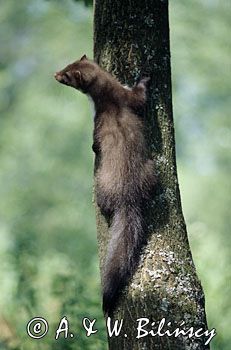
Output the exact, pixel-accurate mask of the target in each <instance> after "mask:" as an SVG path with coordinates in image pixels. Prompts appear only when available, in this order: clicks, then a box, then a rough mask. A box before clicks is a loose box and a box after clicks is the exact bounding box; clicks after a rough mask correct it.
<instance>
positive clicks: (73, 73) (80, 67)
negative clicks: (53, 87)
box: [54, 55, 99, 93]
mask: <svg viewBox="0 0 231 350" xmlns="http://www.w3.org/2000/svg"><path fill="white" fill-rule="evenodd" d="M98 69H99V67H98V66H97V64H95V63H94V62H92V61H90V60H88V58H87V56H86V55H84V56H83V57H81V59H80V60H78V61H75V62H74V63H72V64H69V65H68V66H67V67H65V68H64V69H63V70H61V71H60V72H57V73H55V75H54V77H55V79H56V80H57V81H58V82H59V83H61V84H65V85H68V86H71V87H73V88H75V89H77V90H80V91H82V92H84V93H87V92H88V91H89V89H90V87H91V86H92V85H93V83H94V82H95V80H96V78H97V72H98Z"/></svg>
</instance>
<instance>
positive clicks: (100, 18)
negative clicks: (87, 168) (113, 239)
mask: <svg viewBox="0 0 231 350" xmlns="http://www.w3.org/2000/svg"><path fill="white" fill-rule="evenodd" d="M94 57H95V60H96V61H97V62H98V63H99V64H100V65H101V66H102V67H103V68H105V69H106V70H108V71H109V72H111V73H112V74H113V75H114V76H116V77H117V78H118V79H119V80H120V81H121V82H122V83H126V84H129V85H133V84H134V83H135V82H136V81H137V80H138V79H139V78H141V77H142V76H150V77H151V84H150V88H149V93H148V103H147V108H146V116H145V120H146V124H147V139H148V144H149V147H150V152H151V155H152V157H153V159H154V161H155V167H156V174H157V179H158V183H157V185H156V190H155V194H154V195H153V198H152V204H151V205H150V207H149V208H147V209H146V220H147V223H148V227H149V234H148V244H147V246H146V247H144V249H143V251H142V252H141V258H140V263H139V267H138V269H137V271H136V273H135V274H134V276H133V277H132V279H131V281H130V283H129V286H127V288H126V289H125V291H124V292H123V295H122V297H121V300H120V303H119V307H118V309H117V310H116V312H115V315H114V319H123V320H124V326H123V329H124V331H123V332H124V333H122V334H121V335H120V336H119V337H112V338H110V339H109V348H110V349H112V350H118V349H126V350H130V349H132V350H136V349H137V350H141V349H148V350H149V349H160V350H162V349H163V350H167V349H171V350H175V349H176V350H183V349H188V350H192V349H193V350H196V349H197V350H202V349H208V348H209V346H205V345H204V343H205V337H200V338H196V339H195V337H194V338H191V339H188V338H187V337H184V338H183V337H178V338H175V337H167V336H164V337H152V336H151V335H149V336H146V337H144V338H141V339H139V340H137V339H136V334H137V329H136V327H137V323H136V320H137V319H138V318H141V317H147V318H148V319H149V320H150V324H151V323H152V322H156V324H157V322H158V321H160V320H161V319H162V318H165V319H166V322H171V327H170V328H172V329H175V328H176V327H178V326H179V325H180V323H181V322H182V321H184V322H185V328H186V329H187V328H189V327H194V328H195V330H196V329H199V328H201V327H202V328H203V329H206V328H207V324H206V316H205V308H204V294H203V290H202V287H201V284H200V282H199V280H198V277H197V275H196V270H195V266H194V263H193V260H192V256H191V252H190V247H189V243H188V238H187V231H186V226H185V222H184V217H183V214H182V208H181V199H180V192H179V186H178V179H177V168H176V160H175V139H174V125H173V116H172V95H171V69H170V45H169V22H168V1H166V0H162V1H161V0H158V1H157V0H144V1H140V0H133V1H131V0H128V1H123V0H117V1H113V0H96V1H95V4H94ZM96 164H97V162H96ZM96 214H97V215H96V218H97V232H98V243H99V256H100V265H101V270H102V266H103V261H104V257H105V253H106V246H107V242H108V239H109V233H108V227H107V223H106V221H105V219H104V218H103V217H102V215H101V214H100V211H99V209H98V208H96ZM154 328H155V327H154ZM125 330H126V332H125ZM125 333H126V335H127V336H124V334H125Z"/></svg>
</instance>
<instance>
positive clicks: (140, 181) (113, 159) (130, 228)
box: [55, 55, 155, 315]
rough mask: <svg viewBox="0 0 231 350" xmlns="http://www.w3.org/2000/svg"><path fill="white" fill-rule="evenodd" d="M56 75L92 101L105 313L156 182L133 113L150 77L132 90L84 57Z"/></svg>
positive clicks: (133, 261) (138, 238)
mask: <svg viewBox="0 0 231 350" xmlns="http://www.w3.org/2000/svg"><path fill="white" fill-rule="evenodd" d="M55 78H56V80H57V81H59V82H60V83H62V84H65V85H68V86H71V87H73V88H75V89H77V90H80V91H82V92H83V93H85V94H88V95H89V96H90V97H91V98H92V99H93V101H94V105H95V111H96V113H95V118H94V142H93V150H94V152H95V153H96V154H97V155H98V157H99V165H98V167H97V170H96V200H97V204H98V206H99V208H100V209H101V212H102V213H103V215H105V216H106V217H107V218H110V219H109V222H110V240H109V244H108V248H107V256H106V259H105V261H104V268H103V277H102V286H103V310H104V312H105V314H107V315H110V314H112V312H113V311H114V309H115V307H116V304H117V301H118V297H119V294H120V292H121V290H122V289H123V287H124V286H125V285H126V284H127V282H128V279H129V277H131V275H132V274H133V273H134V270H135V268H136V266H137V264H138V262H139V256H140V250H141V247H142V245H143V244H144V242H145V231H146V227H145V222H144V219H143V213H142V212H143V206H144V205H145V203H147V200H148V198H149V196H150V191H151V189H152V187H153V185H154V184H155V175H154V167H153V162H152V160H151V159H149V156H148V148H147V145H146V141H145V136H144V125H143V119H142V117H140V116H139V115H138V113H137V111H138V110H139V109H140V108H141V109H142V108H143V107H144V105H145V102H146V83H147V81H148V80H149V78H144V79H142V80H141V81H140V82H139V83H138V84H136V85H135V86H134V87H133V88H132V89H130V88H127V87H124V86H123V85H122V84H120V83H119V82H118V81H117V80H116V79H115V78H113V77H112V76H111V75H110V74H109V73H107V72H106V71H104V70H102V69H101V68H100V67H99V66H98V65H97V64H96V63H94V62H93V61H91V60H88V59H87V57H86V56H85V55H84V56H83V57H82V58H81V59H80V60H78V61H76V62H74V63H72V64H70V65H68V66H67V67H66V68H64V69H63V70H61V71H60V72H57V73H56V74H55Z"/></svg>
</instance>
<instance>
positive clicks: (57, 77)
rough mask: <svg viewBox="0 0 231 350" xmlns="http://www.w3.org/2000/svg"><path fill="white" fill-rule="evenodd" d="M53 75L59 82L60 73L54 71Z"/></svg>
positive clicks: (60, 78)
mask: <svg viewBox="0 0 231 350" xmlns="http://www.w3.org/2000/svg"><path fill="white" fill-rule="evenodd" d="M54 77H55V79H56V80H57V81H59V82H61V80H62V76H61V74H59V73H57V72H56V73H55V74H54Z"/></svg>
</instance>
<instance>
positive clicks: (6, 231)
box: [0, 0, 231, 350]
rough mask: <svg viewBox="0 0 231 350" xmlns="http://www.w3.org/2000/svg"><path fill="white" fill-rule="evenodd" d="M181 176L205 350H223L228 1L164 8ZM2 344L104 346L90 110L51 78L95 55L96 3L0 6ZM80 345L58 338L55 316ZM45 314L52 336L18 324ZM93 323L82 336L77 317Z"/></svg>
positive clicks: (25, 1) (33, 0)
mask: <svg viewBox="0 0 231 350" xmlns="http://www.w3.org/2000/svg"><path fill="white" fill-rule="evenodd" d="M170 5H171V6H170V26H171V49H172V70H173V103H174V116H175V128H176V142H177V163H178V174H179V181H180V187H181V194H182V203H183V209H184V213H185V218H186V222H187V227H188V233H189V239H190V242H191V247H192V252H193V256H194V260H195V264H196V266H197V269H198V273H199V276H200V278H201V280H202V284H203V286H204V289H205V294H206V305H207V315H208V322H209V327H210V328H212V327H215V328H216V329H217V333H218V335H217V336H216V338H215V339H214V340H213V342H212V349H213V350H228V349H230V344H231V337H230V330H229V323H230V320H231V317H230V316H231V315H230V314H231V308H230V290H229V287H230V232H229V231H230V213H229V209H230V204H231V203H230V202H231V196H230V163H231V158H230V140H231V137H230V136H231V135H230V116H229V111H230V103H229V91H230V79H229V77H228V72H229V71H230V56H231V47H230V42H229V31H228V25H229V23H230V21H231V12H230V4H229V1H226V0H223V1H216V0H194V1H190V2H188V1H187V2H186V1H183V0H175V1H171V3H170ZM0 8H1V12H0V32H1V36H0V47H1V50H0V89H1V94H0V197H1V200H0V262H1V270H0V349H1V350H3V349H4V350H7V349H11V350H13V349H14V350H16V349H20V350H34V349H45V350H46V349H57V350H58V349H64V348H65V349H66V350H71V349H86V350H88V349H89V350H94V349H96V350H99V349H102V350H103V349H106V336H105V332H104V322H103V318H102V313H101V307H100V281H99V270H98V258H97V243H96V228H95V216H94V208H93V205H92V203H91V202H92V174H93V155H92V152H91V139H92V117H91V114H92V111H91V109H90V107H89V104H88V101H87V98H86V97H85V96H84V95H82V94H80V93H77V92H76V91H74V90H71V89H68V88H65V87H62V86H60V85H59V84H57V83H56V82H55V80H54V79H53V73H54V72H55V71H56V70H58V69H60V68H63V67H64V66H65V65H66V64H67V63H70V62H71V61H73V60H75V59H76V58H78V57H79V56H80V55H82V54H83V53H86V54H87V55H89V57H92V35H93V34H92V8H91V7H85V6H84V5H83V3H82V2H73V1H72V0H66V1H63V0H50V1H46V0H20V1H14V0H8V1H5V0H0ZM64 315H66V316H67V317H68V318H69V320H70V322H71V329H72V330H73V332H74V333H75V334H76V332H77V338H74V339H69V340H63V339H59V340H58V341H55V340H54V334H55V329H56V328H57V326H58V322H59V320H60V318H61V317H62V316H64ZM35 316H43V317H45V318H46V319H47V320H48V321H49V324H50V332H49V334H48V335H47V336H46V337H45V338H44V339H42V340H39V341H36V340H32V339H30V338H29V337H28V336H27V334H26V324H27V322H28V321H29V319H30V318H32V317H35ZM85 316H86V317H90V318H97V328H98V329H99V331H98V333H97V334H96V335H94V336H91V337H90V338H87V337H86V336H85V333H84V332H83V330H82V327H81V320H82V318H83V317H85Z"/></svg>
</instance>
